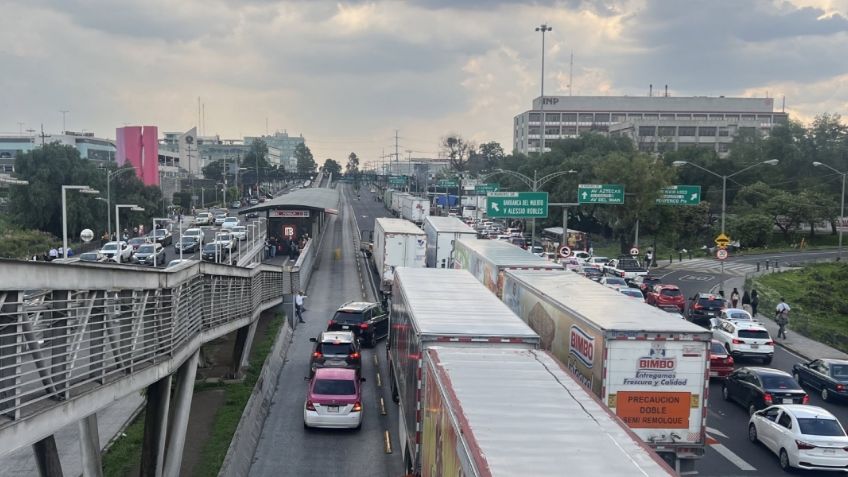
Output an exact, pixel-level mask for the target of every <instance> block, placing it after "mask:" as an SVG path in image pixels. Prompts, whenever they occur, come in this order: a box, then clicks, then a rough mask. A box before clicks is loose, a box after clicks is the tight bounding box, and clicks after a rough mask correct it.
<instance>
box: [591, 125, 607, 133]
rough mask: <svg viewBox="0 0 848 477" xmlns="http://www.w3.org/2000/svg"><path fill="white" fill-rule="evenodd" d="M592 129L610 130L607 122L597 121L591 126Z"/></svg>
mask: <svg viewBox="0 0 848 477" xmlns="http://www.w3.org/2000/svg"><path fill="white" fill-rule="evenodd" d="M590 129H591V130H592V131H597V132H609V126H607V125H606V124H598V123H595V124H593V125H592V126H591V127H590Z"/></svg>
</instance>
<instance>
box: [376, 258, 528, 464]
mask: <svg viewBox="0 0 848 477" xmlns="http://www.w3.org/2000/svg"><path fill="white" fill-rule="evenodd" d="M390 309H391V315H390V317H391V323H392V326H391V331H390V334H389V340H388V342H387V350H386V351H387V354H388V360H389V372H390V382H391V385H392V397H393V398H394V399H395V401H396V402H398V404H399V408H398V411H399V415H398V421H399V423H400V425H399V428H400V445H401V446H402V452H403V457H404V462H405V463H406V466H407V470H409V471H413V472H411V473H417V472H420V468H421V466H420V459H419V455H420V454H419V453H420V445H419V443H420V442H421V434H420V433H421V406H422V400H423V395H422V394H421V392H422V387H421V385H422V383H421V379H422V378H421V376H422V375H421V373H422V371H423V370H422V360H423V354H422V353H424V351H425V350H426V349H428V348H430V347H432V346H446V347H474V348H482V347H504V348H522V349H537V348H538V347H539V336H538V335H537V334H536V333H535V332H534V331H533V330H531V329H530V327H529V326H527V324H526V323H524V322H523V321H521V319H520V318H518V317H517V316H515V313H513V312H512V311H510V310H509V308H507V307H506V305H504V304H503V303H502V302H501V301H500V300H498V299H497V297H495V296H494V295H493V294H492V293H490V292H489V291H488V290H486V288H485V287H483V286H482V285H481V284H480V282H478V281H477V280H476V279H475V278H474V277H472V276H471V274H469V273H468V272H467V271H465V270H452V269H438V268H403V267H401V268H397V269H395V277H394V282H393V286H392V299H391V308H390Z"/></svg>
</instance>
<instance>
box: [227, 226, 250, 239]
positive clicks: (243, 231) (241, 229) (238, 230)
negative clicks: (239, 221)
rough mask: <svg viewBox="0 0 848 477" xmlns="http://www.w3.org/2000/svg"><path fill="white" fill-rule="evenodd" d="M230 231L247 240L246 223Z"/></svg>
mask: <svg viewBox="0 0 848 477" xmlns="http://www.w3.org/2000/svg"><path fill="white" fill-rule="evenodd" d="M230 233H231V234H233V235H234V236H235V238H236V239H238V240H247V227H246V226H244V225H236V226H235V227H233V228H231V229H230Z"/></svg>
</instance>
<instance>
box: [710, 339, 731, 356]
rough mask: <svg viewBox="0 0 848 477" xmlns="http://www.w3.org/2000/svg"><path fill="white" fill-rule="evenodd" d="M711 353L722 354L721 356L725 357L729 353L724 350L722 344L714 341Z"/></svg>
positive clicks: (711, 345)
mask: <svg viewBox="0 0 848 477" xmlns="http://www.w3.org/2000/svg"><path fill="white" fill-rule="evenodd" d="M710 353H712V354H720V355H722V356H724V355H726V354H727V351H726V350H725V349H724V346H722V344H721V343H717V342H715V341H714V342H712V343H711V344H710Z"/></svg>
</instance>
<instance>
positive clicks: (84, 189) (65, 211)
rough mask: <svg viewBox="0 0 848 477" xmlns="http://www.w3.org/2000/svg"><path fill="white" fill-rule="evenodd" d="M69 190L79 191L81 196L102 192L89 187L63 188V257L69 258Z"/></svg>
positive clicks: (64, 186) (66, 186) (72, 186)
mask: <svg viewBox="0 0 848 477" xmlns="http://www.w3.org/2000/svg"><path fill="white" fill-rule="evenodd" d="M68 190H78V191H80V193H81V194H99V193H100V192H99V191H97V190H95V189H92V188H91V187H89V186H87V185H63V186H62V256H63V258H64V257H67V256H68V200H67V197H66V194H67V191H68Z"/></svg>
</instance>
